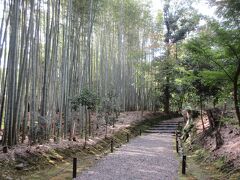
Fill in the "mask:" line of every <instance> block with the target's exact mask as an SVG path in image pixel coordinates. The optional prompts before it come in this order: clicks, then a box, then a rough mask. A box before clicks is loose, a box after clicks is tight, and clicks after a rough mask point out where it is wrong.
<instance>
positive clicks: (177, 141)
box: [176, 131, 179, 153]
mask: <svg viewBox="0 0 240 180" xmlns="http://www.w3.org/2000/svg"><path fill="white" fill-rule="evenodd" d="M176 151H177V153H178V151H179V149H178V132H177V131H176Z"/></svg>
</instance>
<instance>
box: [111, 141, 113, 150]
mask: <svg viewBox="0 0 240 180" xmlns="http://www.w3.org/2000/svg"><path fill="white" fill-rule="evenodd" d="M111 153H113V139H111Z"/></svg>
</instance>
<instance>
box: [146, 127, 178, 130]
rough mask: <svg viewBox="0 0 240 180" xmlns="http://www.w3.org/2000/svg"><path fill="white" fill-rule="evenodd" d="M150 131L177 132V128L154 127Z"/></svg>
mask: <svg viewBox="0 0 240 180" xmlns="http://www.w3.org/2000/svg"><path fill="white" fill-rule="evenodd" d="M149 130H177V127H171V128H169V127H152V128H149Z"/></svg>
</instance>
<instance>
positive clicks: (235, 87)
mask: <svg viewBox="0 0 240 180" xmlns="http://www.w3.org/2000/svg"><path fill="white" fill-rule="evenodd" d="M239 75H240V63H239V64H238V67H237V71H236V73H235V76H234V81H233V99H234V106H235V111H236V115H237V119H238V123H239V126H240V110H239V104H238V78H239Z"/></svg>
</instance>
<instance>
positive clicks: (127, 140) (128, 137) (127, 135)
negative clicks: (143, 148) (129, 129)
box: [127, 133, 129, 142]
mask: <svg viewBox="0 0 240 180" xmlns="http://www.w3.org/2000/svg"><path fill="white" fill-rule="evenodd" d="M127 142H129V134H128V133H127Z"/></svg>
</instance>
